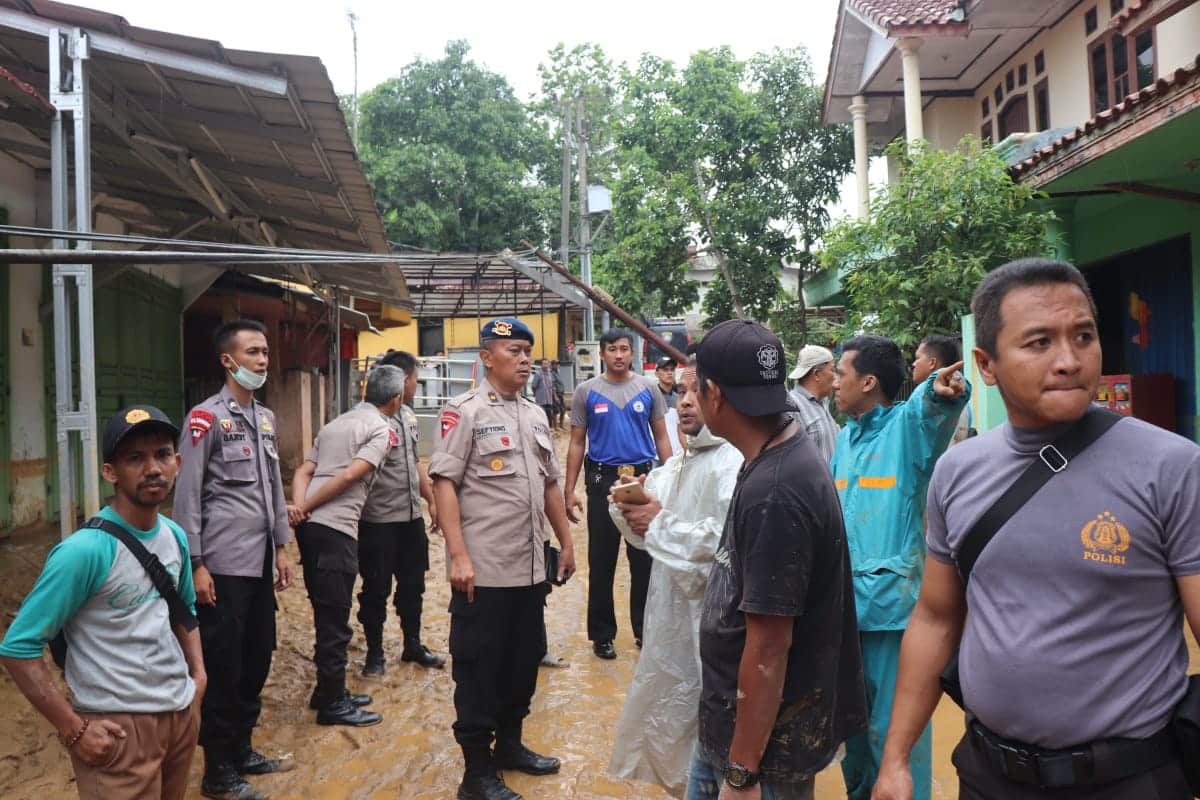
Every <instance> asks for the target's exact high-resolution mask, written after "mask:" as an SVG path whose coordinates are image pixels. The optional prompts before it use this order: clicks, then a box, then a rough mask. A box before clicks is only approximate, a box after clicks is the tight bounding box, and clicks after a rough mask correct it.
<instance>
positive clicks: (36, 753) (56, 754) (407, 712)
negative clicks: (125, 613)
mask: <svg viewBox="0 0 1200 800" xmlns="http://www.w3.org/2000/svg"><path fill="white" fill-rule="evenodd" d="M559 444H560V447H561V448H563V449H565V440H563V439H560V441H559ZM575 536H576V542H577V553H578V557H579V563H580V572H579V574H578V575H576V577H575V578H574V579H572V580H571V581H570V583H569V584H568V585H567V586H565V587H563V588H561V589H555V591H554V593H553V594H552V595H551V597H550V601H549V608H548V610H547V614H546V623H547V628H548V631H549V639H550V642H551V650H552V652H554V653H555V654H557V655H561V656H563V657H564V658H565V659H566V660H567V661H568V662H570V666H569V668H566V669H546V668H543V669H542V670H541V673H540V676H539V682H538V691H537V695H536V696H535V697H534V701H533V712H532V714H531V715H530V717H529V718H528V720H526V726H525V731H526V737H525V738H526V742H527V743H528V744H530V745H531V746H532V747H533V748H534V749H536V750H538V751H539V752H543V753H549V754H553V755H556V756H558V757H559V758H561V759H562V760H563V769H562V772H561V773H560V774H559V775H554V776H549V777H541V778H534V777H529V776H525V775H520V774H516V773H508V774H507V775H506V776H505V777H506V780H507V781H508V783H509V785H510V786H511V787H512V788H513V789H515V790H516V791H518V792H520V793H521V794H523V795H524V796H525V797H526V798H529V799H530V800H537V799H538V798H564V799H568V800H591V799H592V798H639V799H641V800H660V799H662V798H667V797H668V796H667V795H666V794H665V793H663V792H661V791H659V790H658V789H657V788H655V787H651V786H648V785H646V784H639V783H633V782H629V781H616V780H612V779H610V778H608V777H607V776H606V768H607V763H608V755H609V752H610V750H611V748H612V737H613V731H614V730H615V728H616V723H617V719H618V718H619V716H620V713H621V706H622V703H623V702H624V696H625V690H626V687H627V686H628V685H629V682H630V679H631V677H632V675H633V668H634V664H635V659H636V654H637V650H636V649H635V648H634V645H633V639H632V635H631V634H630V632H629V627H628V624H627V620H628V596H629V593H628V586H629V577H628V570H627V567H626V564H625V560H624V558H622V559H621V562H620V565H619V567H618V572H617V590H616V597H617V613H618V624H619V626H620V628H621V633H620V635H619V636H618V638H617V641H616V647H617V651H618V653H619V657H618V658H617V660H616V661H601V660H599V659H597V658H595V657H594V656H592V654H591V647H590V645H589V643H588V641H587V635H586V633H585V629H584V619H585V610H586V575H587V572H586V563H587V560H586V555H587V536H586V529H585V528H584V527H583V526H582V525H577V526H575ZM56 540H57V532H56V531H55V530H54V529H51V528H50V527H48V526H44V527H41V528H37V529H30V530H26V531H20V532H18V533H17V534H16V535H14V537H13V538H12V539H11V540H10V541H9V542H8V543H6V544H3V545H0V628H7V626H8V624H9V622H10V621H11V619H12V615H13V613H14V612H15V610H16V608H17V606H18V605H19V603H20V600H21V598H22V597H23V596H24V594H25V592H27V591H28V589H29V587H30V586H31V585H32V583H33V581H34V579H35V578H36V577H37V574H38V571H39V570H40V568H41V564H42V563H43V561H44V560H45V554H46V551H47V550H48V549H49V547H50V546H51V545H52V544H53V543H54V542H55V541H56ZM291 556H292V558H293V561H294V560H295V559H296V553H295V550H294V547H293V548H291ZM431 561H432V562H433V568H432V570H431V572H430V573H429V576H428V583H429V590H428V591H427V593H426V596H425V597H426V602H425V627H424V636H425V641H426V643H427V644H428V645H429V646H430V647H431V648H433V649H435V650H437V651H439V652H442V653H445V652H446V641H447V635H448V632H449V615H448V614H447V613H446V606H447V603H448V602H449V587H448V585H447V583H446V581H445V566H444V564H445V562H444V558H443V553H442V548H441V547H440V540H435V542H434V545H433V547H432V548H431ZM279 604H280V609H279V615H278V626H279V635H278V640H279V644H278V650H277V651H276V653H275V660H274V665H273V668H272V671H271V677H270V680H269V681H268V682H267V686H266V688H265V690H264V692H263V714H262V719H261V724H260V727H259V728H258V730H257V731H256V733H255V744H256V746H257V747H258V748H259V749H260V750H263V751H264V752H267V753H268V754H270V755H273V756H287V757H290V758H292V759H294V760H295V761H296V763H297V765H298V766H297V769H296V770H295V771H293V772H290V773H284V774H280V775H273V776H267V777H262V778H255V779H253V782H254V784H255V785H256V786H258V787H259V788H261V789H263V790H265V791H268V792H269V793H270V794H271V796H272V797H273V798H276V800H298V799H300V798H317V799H321V800H325V799H327V800H341V799H342V798H363V799H369V800H376V799H381V798H389V800H394V799H395V798H400V799H401V800H434V799H435V798H436V799H438V800H441V799H442V798H452V797H453V796H454V793H455V788H456V787H457V784H458V781H459V779H460V777H461V773H462V756H461V754H460V752H459V750H458V747H457V746H456V745H455V742H454V738H453V735H452V733H451V730H450V725H451V723H452V722H453V719H454V713H453V705H452V697H453V690H454V684H453V681H452V680H451V678H450V673H449V671H448V670H447V671H439V670H432V671H426V670H423V669H421V668H419V667H416V666H413V665H412V664H401V663H400V662H399V660H398V658H399V652H400V646H401V636H400V629H399V625H398V624H397V623H396V621H395V620H394V619H389V620H388V623H387V628H386V633H385V645H386V647H387V651H388V656H389V664H388V673H387V675H386V677H385V678H384V679H383V680H380V681H370V682H368V681H365V680H363V679H361V678H359V677H358V669H359V667H360V666H361V662H362V659H363V657H364V655H365V645H364V644H363V640H362V636H361V632H360V631H359V630H358V624H357V621H353V620H352V626H353V627H354V628H355V637H354V639H353V641H352V642H351V645H350V659H351V673H350V674H351V688H352V689H353V690H355V691H367V692H370V693H371V694H373V695H374V697H375V704H374V706H373V708H374V709H375V710H378V711H381V712H382V713H383V715H384V720H383V723H382V724H380V725H378V726H375V727H373V728H365V729H348V728H340V727H334V728H326V727H321V726H318V725H316V724H315V723H314V717H315V714H314V712H312V711H309V710H308V708H307V705H306V704H307V700H308V695H309V692H310V691H311V690H312V686H313V667H312V663H311V661H310V658H311V653H312V641H313V630H312V614H311V610H310V608H309V605H308V601H307V598H306V596H305V594H304V588H303V585H302V581H301V582H298V585H296V586H294V587H293V588H291V589H289V590H287V591H286V592H284V593H282V594H281V595H279ZM1189 638H1190V637H1189ZM1191 647H1192V666H1193V670H1195V669H1197V668H1200V651H1198V650H1197V648H1196V645H1195V643H1194V642H1191ZM2 672H3V671H0V673H2ZM961 733H962V720H961V716H960V715H959V714H958V713H957V709H956V708H955V707H954V706H953V704H951V703H950V702H949V701H945V702H943V704H942V706H941V707H940V708H939V709H938V712H937V716H936V717H935V720H934V797H935V798H939V799H944V800H949V798H954V797H956V796H957V793H958V785H957V781H956V779H955V776H954V771H953V768H952V767H951V765H950V752H951V750H952V749H953V747H954V744H955V743H956V742H957V740H958V738H959V736H961ZM201 766H202V764H201V758H200V751H197V758H196V762H195V763H194V764H193V768H192V782H191V786H190V788H189V791H188V795H187V797H188V798H189V800H192V798H200V796H201V795H200V790H199V786H200V774H201ZM73 790H74V787H73V784H72V779H71V768H70V763H69V760H68V759H67V758H66V756H65V754H64V753H63V749H62V747H61V746H60V745H59V744H58V742H57V739H56V738H55V736H54V732H53V730H52V729H51V727H50V726H49V724H47V723H46V722H45V721H44V720H42V719H41V717H40V716H39V715H38V714H37V713H36V712H35V711H33V709H32V708H31V707H30V706H29V704H28V703H27V702H25V700H24V699H23V698H22V697H21V696H20V694H19V692H18V691H17V690H16V687H15V686H14V685H13V683H12V681H11V680H10V679H9V678H8V676H7V673H3V674H2V675H0V797H4V798H28V799H29V800H50V799H52V798H60V797H70V796H72V795H73V794H74V791H73ZM816 794H817V798H819V800H833V799H834V798H843V797H845V790H844V787H843V784H842V779H841V773H840V770H838V769H837V768H834V769H830V770H826V772H825V773H823V774H822V775H820V776H819V777H818V779H817V793H816Z"/></svg>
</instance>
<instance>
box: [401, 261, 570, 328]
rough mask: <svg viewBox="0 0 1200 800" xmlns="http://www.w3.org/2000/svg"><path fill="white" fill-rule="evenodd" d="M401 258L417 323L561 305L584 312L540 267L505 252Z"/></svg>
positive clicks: (529, 311) (532, 311)
mask: <svg viewBox="0 0 1200 800" xmlns="http://www.w3.org/2000/svg"><path fill="white" fill-rule="evenodd" d="M401 257H402V258H403V269H404V276H405V279H406V281H407V283H408V290H409V293H410V295H411V296H412V302H413V316H414V317H418V318H427V319H437V318H442V317H456V316H457V317H469V316H472V315H474V314H479V315H480V316H488V315H489V314H490V315H493V316H494V315H496V314H536V313H538V312H540V311H541V310H542V309H543V308H545V309H547V310H551V309H554V308H557V307H558V306H560V305H562V304H563V303H568V304H570V305H574V306H583V305H584V304H585V302H586V299H587V298H586V297H585V296H584V295H583V293H582V292H580V291H579V290H578V289H576V288H574V287H572V286H570V285H569V284H567V283H566V282H565V281H564V280H563V279H562V278H560V277H559V276H558V274H557V273H555V272H553V271H552V270H550V268H549V267H547V266H545V265H544V264H542V263H541V262H540V261H537V260H534V259H530V258H527V257H523V256H518V255H514V254H512V253H508V252H507V251H506V252H505V253H503V254H499V255H491V254H480V255H476V254H473V253H439V254H429V255H417V254H407V253H406V254H404V255H403V256H401Z"/></svg>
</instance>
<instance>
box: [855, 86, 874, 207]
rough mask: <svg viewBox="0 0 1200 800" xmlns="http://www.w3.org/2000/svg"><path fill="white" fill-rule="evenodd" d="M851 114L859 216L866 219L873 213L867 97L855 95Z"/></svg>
mask: <svg viewBox="0 0 1200 800" xmlns="http://www.w3.org/2000/svg"><path fill="white" fill-rule="evenodd" d="M850 116H851V117H852V118H853V119H854V183H855V186H857V187H858V218H859V219H866V218H867V217H868V216H870V213H871V197H870V195H871V185H870V183H869V182H868V181H867V167H868V163H867V99H866V98H865V97H863V96H862V95H861V94H856V95H854V102H853V103H851V104H850Z"/></svg>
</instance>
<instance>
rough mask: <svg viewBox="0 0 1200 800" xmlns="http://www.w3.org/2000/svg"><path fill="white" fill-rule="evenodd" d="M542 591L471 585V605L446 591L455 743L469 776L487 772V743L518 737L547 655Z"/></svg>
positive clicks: (544, 587) (458, 594)
mask: <svg viewBox="0 0 1200 800" xmlns="http://www.w3.org/2000/svg"><path fill="white" fill-rule="evenodd" d="M547 586H548V584H545V583H540V584H536V585H534V586H518V587H513V588H489V587H479V586H477V587H475V601H474V602H472V603H468V602H467V595H466V593H465V592H459V591H451V593H450V655H451V656H452V665H453V666H452V674H453V676H454V711H455V713H456V715H457V718H456V719H455V722H454V739H455V741H457V742H458V744H459V746H460V747H461V748H462V750H463V756H464V757H465V759H466V762H467V771H468V772H469V773H472V774H482V773H484V772H487V771H489V770H490V769H491V768H492V767H491V764H492V757H491V753H490V750H489V748H490V747H491V744H492V740H493V738H495V739H496V740H497V741H506V740H511V739H512V738H513V737H515V738H517V739H518V740H519V738H520V735H521V723H522V721H523V720H524V719H525V717H527V716H528V715H529V704H530V702H531V701H532V700H533V693H534V690H535V689H537V676H538V663H539V662H540V661H541V660H542V656H543V655H545V654H546V628H545V624H544V617H543V604H544V602H545V600H546V592H547Z"/></svg>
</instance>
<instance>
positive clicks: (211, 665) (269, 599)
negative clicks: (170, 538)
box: [196, 562, 275, 762]
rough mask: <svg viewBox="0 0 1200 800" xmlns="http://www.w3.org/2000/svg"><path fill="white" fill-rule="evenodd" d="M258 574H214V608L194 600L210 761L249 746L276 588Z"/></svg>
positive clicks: (203, 742)
mask: <svg viewBox="0 0 1200 800" xmlns="http://www.w3.org/2000/svg"><path fill="white" fill-rule="evenodd" d="M266 569H267V570H268V574H267V576H266V577H261V578H246V577H242V576H237V575H213V576H212V578H213V587H214V589H215V591H216V594H217V604H216V605H215V606H204V605H200V604H199V603H197V604H196V618H197V619H198V620H199V622H200V646H201V647H202V648H203V650H204V670H205V672H207V673H208V690H207V691H206V692H205V694H204V699H203V700H202V701H201V705H200V711H201V713H200V746H201V747H203V748H204V750H205V753H206V755H207V757H208V758H209V759H210V760H212V761H215V762H228V761H231V760H233V759H234V757H235V756H236V754H237V753H238V751H239V750H242V749H245V748H248V747H249V746H250V734H251V732H252V731H253V730H254V726H255V725H257V724H258V715H259V713H260V712H261V711H262V698H261V695H262V688H263V685H264V684H265V683H266V682H267V674H268V673H269V672H270V671H271V656H272V653H273V652H274V650H275V589H274V580H273V578H272V576H271V574H270V572H269V570H270V565H269V562H268V566H267V567H266Z"/></svg>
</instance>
